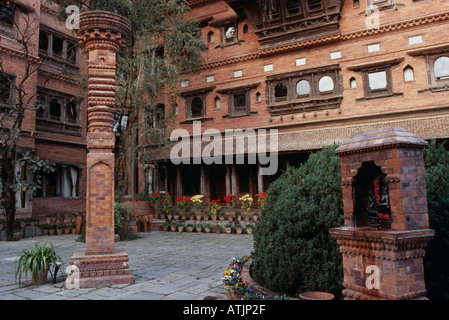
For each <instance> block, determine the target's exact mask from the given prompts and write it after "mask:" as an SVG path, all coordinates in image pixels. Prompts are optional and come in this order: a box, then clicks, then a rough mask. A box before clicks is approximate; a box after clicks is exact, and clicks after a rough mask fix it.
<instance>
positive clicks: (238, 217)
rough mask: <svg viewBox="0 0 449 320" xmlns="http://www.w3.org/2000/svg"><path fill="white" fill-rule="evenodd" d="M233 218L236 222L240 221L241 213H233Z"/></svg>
mask: <svg viewBox="0 0 449 320" xmlns="http://www.w3.org/2000/svg"><path fill="white" fill-rule="evenodd" d="M234 216H235V218H236V219H237V221H240V220H242V213H241V212H240V211H236V212H235V213H234Z"/></svg>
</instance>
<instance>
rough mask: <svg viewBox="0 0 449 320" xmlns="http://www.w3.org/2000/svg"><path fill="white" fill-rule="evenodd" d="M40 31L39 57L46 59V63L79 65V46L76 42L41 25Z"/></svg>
mask: <svg viewBox="0 0 449 320" xmlns="http://www.w3.org/2000/svg"><path fill="white" fill-rule="evenodd" d="M40 28H41V29H40V31H39V56H40V57H42V58H46V59H47V60H46V62H47V63H49V62H50V61H51V62H56V63H62V62H63V63H67V64H69V65H71V66H77V65H78V45H77V42H76V41H75V40H72V39H69V38H68V37H67V36H65V35H63V34H60V33H58V32H57V31H53V30H50V29H49V28H47V27H45V26H43V25H41V27H40Z"/></svg>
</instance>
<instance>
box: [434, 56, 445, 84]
mask: <svg viewBox="0 0 449 320" xmlns="http://www.w3.org/2000/svg"><path fill="white" fill-rule="evenodd" d="M433 72H434V73H435V76H436V77H437V80H443V79H449V58H448V57H439V58H438V59H436V60H435V63H434V64H433Z"/></svg>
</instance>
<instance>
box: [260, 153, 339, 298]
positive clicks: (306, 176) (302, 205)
mask: <svg viewBox="0 0 449 320" xmlns="http://www.w3.org/2000/svg"><path fill="white" fill-rule="evenodd" d="M336 147H337V146H332V147H327V148H324V149H323V150H321V151H319V152H317V153H314V154H311V155H310V157H309V160H308V161H307V162H306V163H304V164H303V165H302V166H301V167H300V168H293V167H290V168H289V169H288V170H287V171H286V172H285V173H284V174H282V176H281V177H279V178H278V179H277V180H275V181H274V182H273V183H272V184H271V185H270V187H269V189H268V190H267V193H268V198H267V201H266V204H265V208H264V209H263V211H262V214H261V217H262V218H261V221H260V222H259V223H258V224H257V225H256V226H255V230H254V251H253V254H252V256H253V258H254V262H253V266H252V268H251V272H252V276H253V277H254V279H255V280H256V281H257V282H258V283H260V284H261V285H263V286H265V287H268V288H270V289H272V290H274V291H280V292H285V293H287V294H289V295H291V296H293V295H297V294H298V293H301V292H304V291H326V292H331V293H333V294H335V295H337V296H338V295H339V294H340V293H341V290H342V282H343V270H342V257H341V253H340V252H339V247H338V245H337V242H336V240H335V239H334V238H332V237H331V236H330V235H329V228H333V227H341V226H342V225H343V202H342V188H341V172H340V158H339V157H338V156H336V155H335V153H334V151H335V149H336Z"/></svg>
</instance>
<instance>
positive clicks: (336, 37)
mask: <svg viewBox="0 0 449 320" xmlns="http://www.w3.org/2000/svg"><path fill="white" fill-rule="evenodd" d="M447 20H449V12H441V13H437V14H433V15H428V16H424V17H420V18H416V19H410V20H406V21H399V22H395V23H391V24H388V25H384V26H380V27H379V28H377V29H376V28H373V29H363V30H357V31H351V32H347V33H337V34H332V35H326V36H322V37H316V38H312V39H307V40H303V41H298V42H293V43H288V44H284V45H280V46H276V47H271V48H265V49H261V50H259V51H257V52H252V53H248V54H245V55H241V56H236V57H230V58H227V59H221V60H216V61H211V62H208V63H206V64H204V65H202V66H201V67H200V69H201V70H205V69H211V68H216V67H221V66H224V65H228V64H233V63H239V62H243V61H247V60H253V59H257V58H260V57H264V56H268V55H271V54H278V53H281V52H286V51H290V50H295V49H300V48H305V47H310V46H314V45H320V44H325V43H331V42H334V41H347V40H353V39H358V38H363V37H368V36H373V35H378V34H382V33H386V32H391V31H397V30H402V29H407V28H413V27H417V26H423V25H426V24H430V23H436V22H442V21H447Z"/></svg>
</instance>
